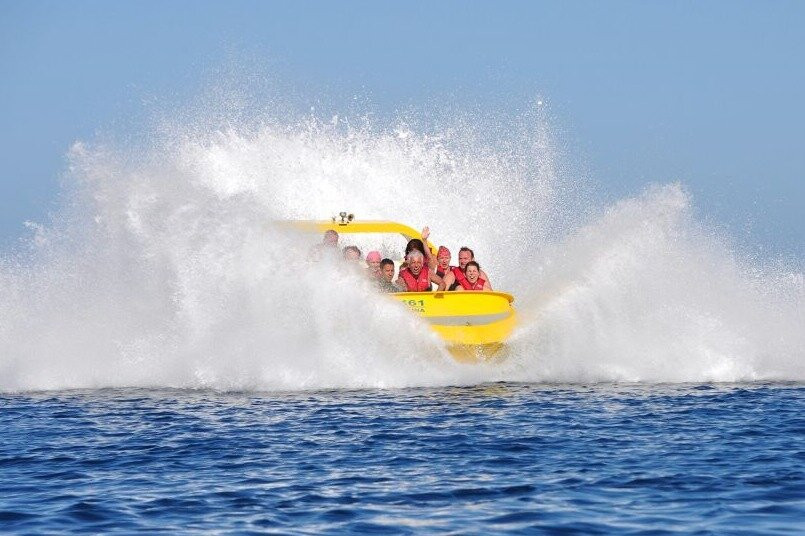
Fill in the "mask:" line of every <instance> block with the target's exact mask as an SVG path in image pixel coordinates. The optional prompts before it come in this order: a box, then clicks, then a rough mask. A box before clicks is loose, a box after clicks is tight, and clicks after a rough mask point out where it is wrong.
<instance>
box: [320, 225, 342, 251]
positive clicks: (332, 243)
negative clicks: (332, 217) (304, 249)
mask: <svg viewBox="0 0 805 536" xmlns="http://www.w3.org/2000/svg"><path fill="white" fill-rule="evenodd" d="M321 244H322V245H323V246H326V247H330V248H337V247H338V232H337V231H333V230H332V229H328V230H327V231H324V237H323V238H322V239H321Z"/></svg>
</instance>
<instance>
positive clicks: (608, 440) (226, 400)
mask: <svg viewBox="0 0 805 536" xmlns="http://www.w3.org/2000/svg"><path fill="white" fill-rule="evenodd" d="M804 409H805V387H803V386H800V385H728V386H724V385H718V386H689V385H688V386H657V385H654V386H619V385H606V386H588V387H585V386H556V385H552V386H545V385H521V384H493V385H484V386H475V387H465V388H438V389H410V390H368V391H326V392H315V393H291V394H276V393H273V394H269V393H262V394H260V393H248V394H247V393H241V394H220V393H214V392H193V391H156V390H100V391H81V392H75V391H71V392H59V393H41V394H17V395H0V433H1V434H2V443H1V444H0V475H1V476H2V480H1V481H0V527H2V530H3V531H9V532H28V533H42V532H51V533H53V532H67V531H81V532H104V533H109V532H116V531H118V532H126V533H130V532H139V531H145V530H155V529H156V530H157V531H163V532H173V531H179V530H181V531H182V532H188V531H222V532H238V533H242V532H252V531H253V532H278V533H288V532H292V533H322V532H331V533H360V534H365V533H384V532H387V533H433V532H449V533H499V532H505V531H511V532H524V533H540V532H546V533H567V534H574V533H575V534H599V533H600V534H604V533H615V534H629V533H642V532H651V533H656V534H661V533H672V532H676V531H682V532H684V533H693V534H697V533H701V534H708V533H729V534H739V533H743V534H758V533H780V534H797V533H803V532H805V473H804V472H803V466H805V416H804V415H805V412H804V411H803V410H804Z"/></svg>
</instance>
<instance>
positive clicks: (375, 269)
mask: <svg viewBox="0 0 805 536" xmlns="http://www.w3.org/2000/svg"><path fill="white" fill-rule="evenodd" d="M382 258H383V257H382V256H381V255H380V252H379V251H370V252H369V253H367V254H366V273H367V274H368V275H369V277H380V262H381V259H382Z"/></svg>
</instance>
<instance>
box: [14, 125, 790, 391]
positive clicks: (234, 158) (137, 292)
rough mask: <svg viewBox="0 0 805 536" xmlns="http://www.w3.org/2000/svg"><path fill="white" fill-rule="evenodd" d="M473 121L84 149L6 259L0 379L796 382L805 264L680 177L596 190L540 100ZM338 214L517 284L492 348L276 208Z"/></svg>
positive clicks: (77, 150) (269, 386)
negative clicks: (710, 212) (427, 312)
mask: <svg viewBox="0 0 805 536" xmlns="http://www.w3.org/2000/svg"><path fill="white" fill-rule="evenodd" d="M475 119H477V118H470V119H467V118H463V119H456V120H455V122H454V124H450V125H447V126H444V125H442V126H441V127H438V128H437V127H429V128H426V127H421V128H415V127H412V126H409V124H410V123H406V122H404V121H398V122H395V123H394V124H392V125H390V126H383V125H379V124H372V123H371V122H370V121H366V120H364V121H362V122H360V124H359V126H355V124H354V123H352V124H350V123H349V122H346V121H344V120H343V119H339V118H328V119H327V120H322V119H320V118H315V117H306V118H304V119H302V120H288V119H287V118H286V119H282V120H280V119H277V118H273V117H267V116H261V117H259V118H254V119H252V120H251V121H249V122H248V123H245V122H241V124H238V123H233V122H217V123H215V124H209V123H205V122H203V121H201V122H198V121H196V122H193V123H192V124H186V123H185V124H182V123H181V122H180V121H177V122H174V123H173V124H165V123H162V124H160V126H159V128H158V129H154V132H153V133H152V136H151V137H150V141H149V143H148V144H138V145H137V146H132V145H131V144H123V143H115V142H104V141H96V142H94V143H81V142H79V143H76V144H75V145H74V146H73V147H72V148H71V149H70V151H69V170H68V172H67V176H66V180H67V187H66V191H65V194H64V198H65V202H64V204H63V208H62V210H61V212H60V213H59V214H58V215H56V216H54V217H53V221H51V222H47V223H46V224H33V223H29V224H28V225H29V227H30V230H31V232H30V236H28V237H26V238H25V239H24V245H25V247H23V248H21V250H20V251H15V252H9V253H6V254H4V255H3V257H2V260H0V262H1V263H2V264H0V295H2V297H3V299H2V302H0V390H1V391H21V390H46V389H68V388H99V387H123V386H143V387H178V388H214V389H222V390H299V389H317V388H347V387H406V386H429V385H450V384H473V383H480V382H488V381H502V380H506V381H537V382H538V381H562V382H590V381H637V382H688V381H692V382H703V381H756V380H794V381H802V380H805V359H804V357H805V355H803V354H804V353H805V330H803V329H802V325H803V323H802V318H803V317H802V308H803V303H805V299H804V298H805V285H804V284H803V276H802V273H801V272H799V271H797V270H791V269H786V268H785V267H781V266H766V265H764V264H763V263H759V262H757V261H753V260H751V259H747V258H741V257H740V256H738V255H736V254H735V253H734V252H733V251H732V250H731V248H730V245H729V242H728V241H727V240H725V239H724V238H722V237H720V236H719V235H718V234H717V233H714V232H713V231H712V230H711V229H709V228H708V227H707V226H706V225H704V224H702V223H701V222H700V221H698V220H697V219H696V218H695V217H694V215H693V214H692V209H691V199H690V196H689V195H688V194H687V193H686V192H685V190H684V188H683V187H682V186H680V185H678V184H668V185H659V186H652V187H650V188H648V189H647V190H646V191H645V192H643V193H642V194H641V195H638V196H637V197H635V198H630V199H623V200H621V201H619V202H617V203H614V204H612V205H611V206H606V205H605V203H604V202H591V201H589V200H590V198H591V197H590V194H589V192H590V191H591V190H590V189H589V188H588V187H587V186H586V183H585V182H584V181H582V180H579V179H577V178H576V177H574V176H573V173H572V172H570V171H567V166H565V165H562V161H563V160H565V159H566V158H565V157H563V156H562V155H561V154H560V153H561V151H559V150H558V149H557V147H558V144H557V143H556V142H555V141H554V140H553V139H552V136H551V134H550V132H551V131H550V128H549V127H550V123H549V121H548V119H547V118H546V117H545V116H544V115H543V114H542V112H541V111H540V109H535V110H532V111H531V112H529V113H526V114H524V115H523V116H521V117H519V118H516V119H515V120H513V121H511V122H510V123H511V125H510V128H505V129H501V128H495V129H488V130H485V128H484V127H483V126H482V125H483V124H484V122H483V121H481V120H475ZM222 125H225V126H222ZM501 131H505V132H506V133H507V134H506V136H501V135H500V132H501ZM341 210H349V211H351V212H354V213H355V214H356V215H357V216H358V217H360V218H362V219H374V218H377V219H394V220H400V219H401V220H405V221H407V222H410V223H412V224H413V225H429V226H430V227H431V229H432V240H434V242H435V243H437V244H442V243H443V244H446V245H448V246H449V247H450V248H451V249H452V250H453V251H454V252H456V251H457V249H458V247H459V246H462V245H470V246H472V247H473V249H474V250H475V252H476V257H477V258H478V260H479V261H480V263H481V265H482V267H483V268H484V270H485V271H487V272H488V273H489V274H490V276H491V278H492V280H493V284H494V286H495V288H497V289H501V290H506V291H510V292H511V293H513V294H514V295H515V296H516V300H517V301H516V305H517V307H518V314H519V315H520V318H521V320H522V325H521V326H520V327H519V328H518V330H517V332H516V334H515V336H514V339H513V341H512V344H511V345H510V347H509V349H508V355H507V358H506V359H505V360H503V361H502V362H496V363H490V364H482V365H464V364H459V363H456V362H454V361H453V360H452V359H451V358H450V357H449V354H448V353H447V352H446V351H445V349H444V347H443V346H442V343H441V342H440V340H439V339H438V337H436V336H435V335H433V334H432V333H431V332H430V331H429V330H428V328H427V326H424V325H423V324H422V323H421V321H420V320H419V319H417V318H414V317H413V316H412V315H410V314H408V313H407V312H406V311H405V310H404V308H403V307H402V306H400V305H399V304H397V303H394V302H391V301H389V300H387V299H386V298H384V297H381V296H378V295H376V294H375V293H373V292H372V291H371V289H370V288H368V287H367V285H366V284H365V282H364V281H362V280H361V278H360V277H358V276H356V275H355V274H351V273H349V272H345V271H344V269H343V267H342V266H340V265H339V263H337V262H336V263H327V262H323V263H319V264H317V265H315V269H311V267H310V264H308V263H307V262H306V257H307V252H308V251H309V242H306V241H305V238H304V237H302V236H299V235H296V234H294V233H293V232H292V231H290V230H289V229H287V228H283V227H281V226H277V225H274V224H273V223H272V222H275V221H277V220H283V219H289V218H293V219H317V218H322V217H328V216H330V215H333V214H336V213H337V212H339V211H341Z"/></svg>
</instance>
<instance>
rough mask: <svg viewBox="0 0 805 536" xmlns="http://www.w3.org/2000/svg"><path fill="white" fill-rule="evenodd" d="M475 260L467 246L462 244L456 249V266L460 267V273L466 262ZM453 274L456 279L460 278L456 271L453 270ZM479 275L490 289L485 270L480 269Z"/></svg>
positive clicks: (490, 285) (473, 254)
mask: <svg viewBox="0 0 805 536" xmlns="http://www.w3.org/2000/svg"><path fill="white" fill-rule="evenodd" d="M474 260H475V253H473V251H472V250H471V249H470V248H468V247H467V246H463V247H462V248H461V249H459V250H458V267H459V268H460V269H461V272H462V275H463V272H464V269H465V268H466V267H467V263H469V262H470V261H474ZM453 274H454V275H455V276H456V281H459V280H460V279H462V277H461V276H459V275H458V272H457V271H455V270H453ZM479 277H480V278H481V279H483V280H484V281H486V282H487V283H489V290H492V283H490V282H489V276H487V275H486V272H484V271H483V270H481V271H480V275H479Z"/></svg>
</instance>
